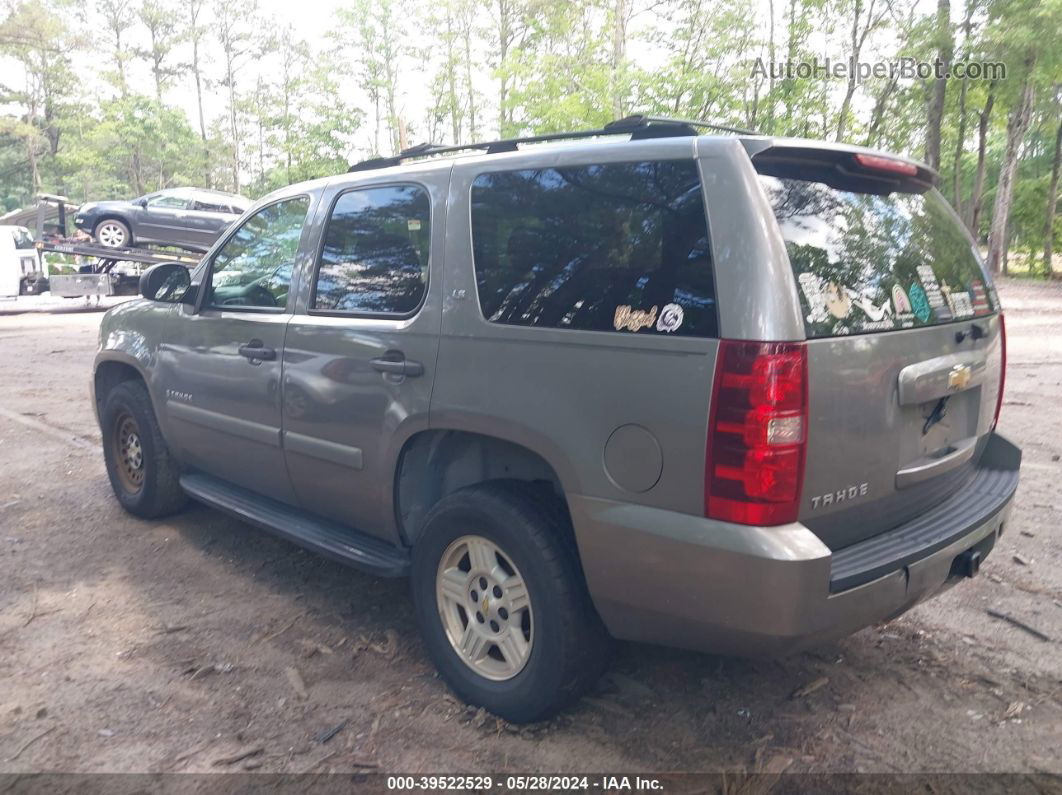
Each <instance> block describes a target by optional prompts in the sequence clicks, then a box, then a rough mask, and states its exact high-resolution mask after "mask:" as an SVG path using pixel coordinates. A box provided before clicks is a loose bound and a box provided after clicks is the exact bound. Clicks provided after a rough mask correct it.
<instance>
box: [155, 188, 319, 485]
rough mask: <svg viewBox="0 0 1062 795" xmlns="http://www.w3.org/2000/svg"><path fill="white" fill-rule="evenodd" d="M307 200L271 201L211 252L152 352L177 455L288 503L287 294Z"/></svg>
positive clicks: (203, 469) (212, 472)
mask: <svg viewBox="0 0 1062 795" xmlns="http://www.w3.org/2000/svg"><path fill="white" fill-rule="evenodd" d="M309 206H310V199H309V197H307V196H297V197H294V198H289V199H284V200H281V201H278V202H274V203H273V204H270V205H268V206H266V207H263V208H262V209H260V210H259V211H258V212H257V213H255V214H254V215H252V216H251V217H250V218H248V219H247V220H246V221H244V223H243V224H242V225H241V226H240V227H239V229H237V230H236V231H235V232H234V233H233V234H232V235H231V236H230V237H229V238H228V240H227V241H226V242H225V243H224V244H223V245H222V246H221V248H220V249H218V251H217V252H216V253H215V254H214V256H213V258H212V261H211V262H210V263H209V264H208V268H207V270H206V275H205V279H206V282H207V283H206V284H205V286H204V290H205V291H206V292H205V295H204V296H203V301H202V304H201V307H200V310H199V312H198V313H196V314H187V315H185V316H182V317H181V319H180V322H181V325H182V328H181V329H180V330H179V331H180V333H179V334H174V335H172V336H171V338H170V339H171V340H172V341H171V342H169V343H167V344H166V345H165V346H163V347H162V349H161V350H160V352H159V359H160V361H159V370H160V372H161V374H162V378H163V382H162V386H163V389H164V393H163V394H164V395H165V411H166V413H167V416H168V419H169V424H170V428H171V429H172V436H173V442H174V444H175V445H176V446H177V447H178V449H179V455H180V456H181V458H182V460H184V461H185V462H187V463H188V464H189V465H191V466H192V467H194V468H196V469H200V470H202V471H204V472H206V473H208V474H211V475H216V476H217V477H220V478H223V479H225V480H228V481H230V482H232V483H235V484H236V485H239V486H243V487H245V488H248V489H251V490H253V491H256V492H259V493H261V494H265V495H267V496H270V497H273V498H275V499H279V500H282V501H285V502H294V496H293V493H292V489H291V484H290V481H289V479H288V476H287V471H286V468H285V464H284V455H283V452H282V450H281V441H280V431H281V427H280V425H281V419H280V384H281V376H282V367H283V364H282V362H283V359H282V354H283V349H284V332H285V328H286V326H287V324H288V321H289V320H290V318H291V314H290V310H291V307H290V304H289V302H288V292H289V287H290V282H291V274H292V270H293V266H294V262H295V258H296V255H297V254H298V251H299V247H300V241H301V238H302V234H303V225H304V221H305V219H306V215H307V211H308V209H309Z"/></svg>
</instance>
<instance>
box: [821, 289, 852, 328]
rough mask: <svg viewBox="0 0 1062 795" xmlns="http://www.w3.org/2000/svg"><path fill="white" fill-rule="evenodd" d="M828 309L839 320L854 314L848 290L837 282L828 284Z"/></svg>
mask: <svg viewBox="0 0 1062 795" xmlns="http://www.w3.org/2000/svg"><path fill="white" fill-rule="evenodd" d="M826 309H827V310H829V313H830V314H831V315H833V316H834V317H835V318H837V319H838V320H844V319H845V318H846V317H848V315H849V314H851V312H852V299H851V298H849V297H848V289H847V288H845V287H841V286H840V285H839V284H837V283H835V282H827V284H826Z"/></svg>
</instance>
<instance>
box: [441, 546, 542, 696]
mask: <svg viewBox="0 0 1062 795" xmlns="http://www.w3.org/2000/svg"><path fill="white" fill-rule="evenodd" d="M435 595H436V601H437V603H438V606H439V617H440V618H441V619H442V622H443V627H444V628H445V630H446V637H447V639H448V640H449V641H450V645H451V646H452V647H453V650H454V651H455V652H456V653H457V656H458V657H460V658H461V660H462V662H464V663H465V665H467V666H468V667H470V668H471V669H472V670H474V671H475V672H476V673H478V674H479V675H480V676H483V677H485V678H487V679H491V680H493V681H496V682H503V681H505V680H507V679H512V678H513V677H514V676H516V675H517V674H518V673H520V671H522V670H523V669H524V666H525V665H526V664H527V661H528V659H529V658H530V656H531V649H532V647H533V644H534V622H533V615H532V608H531V596H530V594H529V593H528V590H527V585H526V583H525V582H524V578H523V577H522V576H521V575H520V572H519V571H518V570H517V568H516V566H515V565H514V564H513V562H512V560H511V558H509V556H508V555H506V554H505V552H504V551H503V550H502V549H501V548H500V547H499V546H498V545H497V544H495V543H494V542H493V541H490V540H489V539H486V538H483V537H482V536H476V535H468V536H462V537H461V538H458V539H457V540H455V541H454V542H453V543H452V544H450V546H449V547H447V549H446V551H445V552H444V553H443V555H442V559H441V560H440V562H439V569H438V573H437V575H436V580H435Z"/></svg>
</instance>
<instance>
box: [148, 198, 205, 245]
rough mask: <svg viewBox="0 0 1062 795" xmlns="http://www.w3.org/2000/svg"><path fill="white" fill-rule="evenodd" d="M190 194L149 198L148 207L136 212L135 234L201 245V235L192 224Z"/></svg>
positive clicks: (160, 240) (167, 241) (158, 239)
mask: <svg viewBox="0 0 1062 795" xmlns="http://www.w3.org/2000/svg"><path fill="white" fill-rule="evenodd" d="M191 206H192V199H191V197H190V196H188V195H185V194H183V193H163V194H160V195H158V196H154V197H151V198H149V199H148V203H147V206H146V207H144V208H143V209H141V210H139V211H138V212H137V214H136V229H134V230H133V236H134V237H137V238H147V239H150V240H154V241H157V242H159V243H166V244H172V245H175V246H186V245H192V246H195V245H199V238H198V237H197V235H196V234H195V232H194V231H192V228H191V227H190V226H189V221H188V213H189V211H190V209H191Z"/></svg>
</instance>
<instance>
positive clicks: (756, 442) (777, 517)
mask: <svg viewBox="0 0 1062 795" xmlns="http://www.w3.org/2000/svg"><path fill="white" fill-rule="evenodd" d="M712 391H713V394H712V405H711V410H710V414H709V420H708V445H707V450H706V455H705V488H704V512H705V515H706V516H708V517H710V518H712V519H722V520H725V521H728V522H738V523H740V524H754V525H774V524H785V523H786V522H792V521H794V520H795V519H796V517H797V513H798V511H799V509H800V492H801V487H802V486H803V481H804V458H805V453H806V448H807V425H808V358H807V348H806V346H805V345H804V344H803V343H794V342H742V341H736V340H722V341H720V343H719V356H718V359H717V362H716V371H715V384H714V386H713V390H712Z"/></svg>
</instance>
